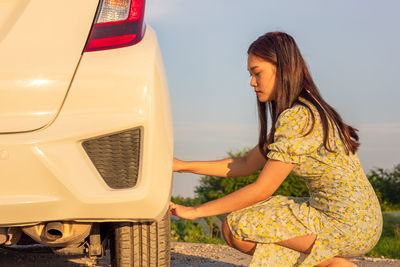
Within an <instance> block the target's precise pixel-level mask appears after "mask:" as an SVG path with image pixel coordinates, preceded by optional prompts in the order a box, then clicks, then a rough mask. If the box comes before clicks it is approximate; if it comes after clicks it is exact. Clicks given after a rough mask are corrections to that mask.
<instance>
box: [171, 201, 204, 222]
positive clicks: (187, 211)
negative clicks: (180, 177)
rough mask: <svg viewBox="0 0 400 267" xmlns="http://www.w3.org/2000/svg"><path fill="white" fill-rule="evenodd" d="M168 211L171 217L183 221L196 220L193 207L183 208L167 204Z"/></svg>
mask: <svg viewBox="0 0 400 267" xmlns="http://www.w3.org/2000/svg"><path fill="white" fill-rule="evenodd" d="M169 211H170V213H171V215H175V216H178V217H179V218H181V219H185V220H195V219H197V218H198V216H197V214H196V211H197V210H196V208H195V207H185V206H182V205H178V204H175V203H173V202H171V203H170V204H169Z"/></svg>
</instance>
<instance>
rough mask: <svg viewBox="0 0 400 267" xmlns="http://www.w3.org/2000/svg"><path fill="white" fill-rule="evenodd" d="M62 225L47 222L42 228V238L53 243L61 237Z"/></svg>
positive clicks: (62, 232)
mask: <svg viewBox="0 0 400 267" xmlns="http://www.w3.org/2000/svg"><path fill="white" fill-rule="evenodd" d="M63 234H64V224H63V223H62V222H49V223H47V224H46V226H45V227H44V237H45V238H46V239H48V240H49V241H55V240H57V239H60V238H62V237H63Z"/></svg>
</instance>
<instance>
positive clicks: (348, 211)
mask: <svg viewBox="0 0 400 267" xmlns="http://www.w3.org/2000/svg"><path fill="white" fill-rule="evenodd" d="M300 101H301V102H303V103H306V104H307V105H308V106H309V107H310V108H311V109H312V110H313V114H314V117H315V125H314V128H313V130H312V131H311V133H310V134H308V135H306V136H304V133H306V132H307V131H308V130H309V129H310V128H309V127H310V125H311V116H310V114H309V113H310V111H309V110H308V109H307V108H306V107H304V106H302V105H300V104H295V105H294V106H293V107H292V108H289V109H287V110H285V111H284V112H282V114H281V115H280V116H279V118H278V121H277V122H276V131H275V135H274V143H272V144H270V145H269V146H268V148H269V150H270V152H269V153H268V158H270V159H274V160H280V161H283V162H290V163H296V166H295V167H294V169H293V173H294V174H296V175H298V176H301V177H303V178H304V180H305V182H306V184H307V187H308V189H309V191H310V197H307V198H299V197H285V196H272V197H270V198H268V199H267V200H265V201H261V202H259V203H256V204H255V205H252V206H250V207H247V208H244V209H241V210H238V211H235V212H232V213H231V214H229V215H228V217H227V219H228V226H229V228H230V230H231V232H232V234H233V235H234V236H235V237H236V238H238V239H242V240H251V241H254V242H257V246H256V250H255V252H254V255H253V258H252V261H251V264H250V266H271V267H274V266H283V267H287V266H314V265H316V264H318V263H321V262H323V261H325V260H327V259H329V258H332V257H334V256H342V257H346V256H356V255H362V254H365V253H366V252H368V251H369V250H371V249H372V248H373V247H374V246H375V244H376V243H377V242H378V240H379V237H380V235H381V232H382V214H381V210H380V206H379V202H378V199H377V197H376V195H375V192H374V190H373V188H372V186H371V184H370V183H369V181H368V179H367V178H366V176H365V174H364V172H363V170H362V167H361V164H360V162H359V159H358V157H357V155H356V154H351V152H350V154H349V155H347V154H346V152H345V148H344V145H343V143H342V141H341V139H340V137H339V133H338V132H337V128H336V127H332V125H331V126H330V134H329V144H330V148H332V150H334V151H335V152H329V151H328V150H327V149H325V147H324V146H323V130H322V124H321V121H320V117H319V114H318V112H317V110H316V108H315V107H314V106H313V105H312V104H311V103H310V102H308V101H306V100H305V99H304V98H300ZM310 234H316V235H317V239H316V241H315V243H314V246H313V248H312V250H311V253H310V254H304V253H300V252H297V251H295V250H292V249H288V248H285V247H282V246H279V245H276V244H274V243H275V242H279V241H283V240H288V239H291V238H294V237H298V236H304V235H310Z"/></svg>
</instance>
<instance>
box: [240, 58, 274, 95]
mask: <svg viewBox="0 0 400 267" xmlns="http://www.w3.org/2000/svg"><path fill="white" fill-rule="evenodd" d="M247 69H248V71H249V73H250V76H251V80H250V85H251V86H252V87H253V88H254V91H255V93H256V94H257V98H258V100H259V101H260V102H267V101H270V100H272V97H273V93H274V92H273V89H274V85H275V76H276V67H275V66H274V65H273V64H271V63H269V62H268V61H265V60H264V59H262V58H260V57H258V56H255V55H253V54H251V53H250V54H249V56H248V58H247Z"/></svg>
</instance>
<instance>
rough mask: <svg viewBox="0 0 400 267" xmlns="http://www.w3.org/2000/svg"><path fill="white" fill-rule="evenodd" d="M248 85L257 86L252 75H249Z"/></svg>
mask: <svg viewBox="0 0 400 267" xmlns="http://www.w3.org/2000/svg"><path fill="white" fill-rule="evenodd" d="M250 86H252V87H256V86H257V83H256V79H255V78H254V77H251V80H250Z"/></svg>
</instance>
